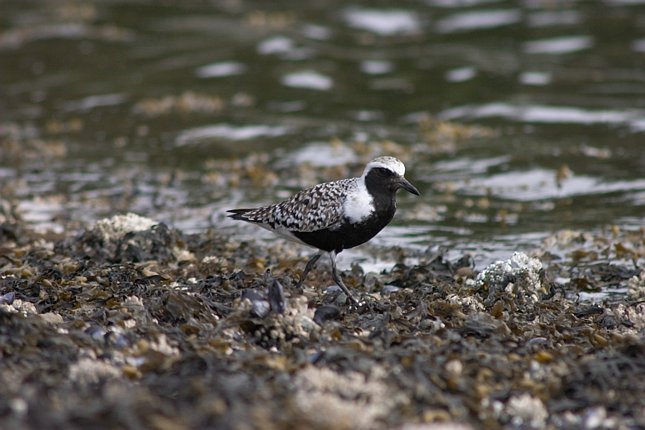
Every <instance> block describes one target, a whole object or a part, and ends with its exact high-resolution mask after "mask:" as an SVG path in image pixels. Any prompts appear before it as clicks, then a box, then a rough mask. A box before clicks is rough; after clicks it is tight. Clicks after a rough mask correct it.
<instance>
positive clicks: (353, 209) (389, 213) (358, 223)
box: [228, 157, 419, 303]
mask: <svg viewBox="0 0 645 430" xmlns="http://www.w3.org/2000/svg"><path fill="white" fill-rule="evenodd" d="M404 174H405V166H404V165H403V163H402V162H401V161H399V160H398V159H396V158H394V157H378V158H375V159H374V160H372V161H370V162H369V163H367V166H365V170H364V171H363V175H362V176H361V177H359V178H351V179H341V180H339V181H334V182H325V183H322V184H318V185H315V186H313V187H311V188H308V189H306V190H303V191H300V192H299V193H297V194H295V195H294V196H293V197H291V198H290V199H288V200H285V201H283V202H280V203H276V204H273V205H270V206H265V207H260V208H255V209H232V210H229V211H228V212H231V213H232V215H229V216H230V217H231V218H233V219H235V220H242V221H247V222H250V223H253V224H257V225H259V226H260V227H264V228H266V229H267V230H270V231H272V232H274V233H276V234H278V235H280V236H282V237H285V238H287V239H290V240H294V241H296V242H299V243H302V244H305V245H308V246H311V247H313V248H317V249H318V250H319V251H320V252H318V253H317V254H315V255H314V256H313V257H311V258H310V259H309V261H308V262H307V265H306V266H305V270H304V272H302V275H301V276H300V281H299V282H298V288H300V287H301V286H302V283H303V282H304V280H305V278H306V277H307V274H308V273H309V271H310V270H311V269H312V268H313V267H314V265H315V264H316V262H317V261H318V259H319V258H320V256H321V255H322V254H323V253H325V252H326V253H328V254H329V257H330V259H331V269H332V277H333V278H334V281H335V282H336V284H338V286H339V287H340V288H341V289H342V290H343V291H344V292H345V294H347V297H349V299H350V300H352V301H353V302H354V303H357V301H356V299H355V298H354V296H353V295H352V294H351V293H350V291H349V290H348V289H347V287H346V286H345V284H344V283H343V281H342V279H341V278H340V276H339V275H338V271H337V270H336V255H337V254H338V253H339V252H341V251H342V250H343V249H348V248H353V247H355V246H357V245H360V244H362V243H365V242H367V241H368V240H370V239H371V238H373V237H374V236H376V234H377V233H378V232H379V231H381V230H382V229H383V227H385V226H386V225H387V224H389V222H390V221H392V218H393V217H394V213H395V212H396V198H395V195H396V191H397V190H398V189H399V188H403V189H404V190H406V191H409V192H410V193H412V194H416V195H419V190H417V189H416V188H415V187H414V185H412V184H411V183H410V182H408V180H407V179H405V177H404Z"/></svg>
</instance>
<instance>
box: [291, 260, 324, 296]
mask: <svg viewBox="0 0 645 430" xmlns="http://www.w3.org/2000/svg"><path fill="white" fill-rule="evenodd" d="M321 255H322V252H319V253H318V254H314V256H313V257H311V258H310V259H309V261H307V265H306V266H305V270H304V272H302V275H300V280H299V281H298V283H297V284H296V288H297V289H298V290H300V289H301V288H302V284H303V283H304V282H305V279H306V278H307V274H308V273H309V271H310V270H311V269H313V268H314V266H315V265H316V262H317V261H318V259H319V258H320V256H321Z"/></svg>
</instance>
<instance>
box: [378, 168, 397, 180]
mask: <svg viewBox="0 0 645 430" xmlns="http://www.w3.org/2000/svg"><path fill="white" fill-rule="evenodd" d="M377 170H378V173H379V175H381V176H383V177H386V178H391V177H393V176H395V173H394V172H393V171H391V170H390V169H386V168H385V167H378V168H377Z"/></svg>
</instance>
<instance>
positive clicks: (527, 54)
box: [0, 0, 645, 258]
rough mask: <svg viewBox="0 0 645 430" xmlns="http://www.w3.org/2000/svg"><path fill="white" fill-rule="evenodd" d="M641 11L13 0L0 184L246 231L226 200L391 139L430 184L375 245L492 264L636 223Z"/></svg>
mask: <svg viewBox="0 0 645 430" xmlns="http://www.w3.org/2000/svg"><path fill="white" fill-rule="evenodd" d="M644 3H645V2H634V1H607V2H586V1H568V2H544V1H539V0H535V1H523V2H515V1H505V0H426V1H419V2H408V3H406V4H404V5H402V4H400V3H395V2H385V3H379V4H378V5H370V6H369V7H368V6H365V5H362V4H358V3H354V2H349V3H348V2H343V3H338V2H331V3H329V4H324V5H323V4H321V3H319V2H313V1H300V2H298V3H297V4H291V3H285V4H279V5H277V4H271V5H269V4H268V3H266V2H258V1H246V2H229V1H225V2H213V3H210V4H208V3H205V4H192V3H191V4H180V3H177V4H164V5H155V4H137V5H136V6H133V5H123V4H119V3H112V2H107V3H106V2H86V3H84V4H83V5H80V4H74V3H72V4H67V3H65V4H59V3H58V2H47V1H34V2H29V3H27V2H22V1H17V0H15V1H7V2H4V3H3V12H4V13H3V18H2V19H3V23H4V24H5V25H4V29H3V30H2V32H0V62H2V64H3V76H2V80H3V83H2V86H1V87H0V91H1V92H2V97H0V110H2V113H3V118H2V119H1V120H0V121H1V123H0V138H1V140H0V149H1V152H0V186H1V188H2V193H3V196H5V195H6V196H15V197H17V198H18V199H19V200H20V205H19V209H20V210H21V211H22V212H23V214H24V216H25V218H26V219H28V220H30V221H31V222H33V223H34V224H35V225H38V226H41V227H44V228H59V227H60V225H62V224H63V223H65V222H68V221H70V220H73V221H84V222H85V221H86V222H91V221H92V220H93V219H95V218H96V217H99V216H103V215H110V214H113V213H114V212H118V211H126V210H133V211H137V212H139V213H141V214H142V215H148V216H152V217H154V218H157V219H161V220H163V221H166V222H170V223H173V224H175V225H177V226H179V227H180V228H184V229H186V230H188V231H200V230H203V229H205V228H207V227H215V228H218V229H222V230H225V231H231V232H235V233H241V234H244V231H242V232H240V230H237V229H239V228H241V227H239V226H234V225H232V224H229V223H227V222H226V221H225V218H224V215H223V214H224V210H225V209H226V208H229V207H234V206H240V205H252V204H261V203H266V202H269V201H273V200H275V199H276V198H279V197H282V196H285V195H288V194H289V193H291V192H293V191H294V190H296V189H299V188H301V187H304V186H307V185H312V184H313V183H316V182H318V181H321V180H327V179H335V178H338V177H343V176H352V175H357V174H360V170H361V163H363V162H364V160H365V159H366V158H368V157H370V156H372V155H376V153H391V154H393V155H397V156H400V157H403V158H405V159H406V164H407V165H408V170H409V174H410V177H411V178H412V179H414V182H415V184H419V185H420V188H421V189H422V192H423V196H424V198H423V199H419V200H418V201H417V200H414V201H413V200H411V199H404V198H402V199H401V201H400V206H401V210H400V211H399V214H398V215H397V218H396V220H395V223H394V225H393V226H392V227H391V228H389V229H386V231H384V232H383V233H382V234H381V235H379V236H378V238H377V240H376V241H375V242H374V243H373V244H372V245H370V246H373V247H379V248H381V249H386V248H390V247H394V246H403V247H406V248H409V249H412V250H415V251H418V252H424V250H425V249H428V247H432V246H434V245H437V244H441V245H442V246H444V247H445V248H446V249H448V250H450V251H451V252H452V251H454V252H459V251H463V250H470V251H473V252H475V253H477V254H478V255H480V256H481V258H486V257H485V256H486V255H488V256H498V255H499V256H500V257H505V256H504V255H500V254H503V253H504V252H510V250H515V249H516V248H518V247H520V248H521V247H528V248H530V247H531V246H532V245H534V244H535V243H537V241H539V240H541V238H543V237H544V236H545V235H547V234H548V233H549V232H552V231H555V230H558V229H562V228H578V227H583V228H589V229H594V228H602V227H603V226H605V225H607V224H612V223H625V224H626V225H632V226H633V225H640V224H643V222H644V221H645V219H644V217H643V213H644V211H643V206H645V198H644V195H645V183H644V179H643V176H644V175H643V172H644V171H645V151H643V144H642V133H643V132H645V104H644V103H643V94H645V57H643V53H644V52H645V38H644V37H645V35H644V34H643V31H642V22H644V21H645V4H644ZM290 5H291V6H290ZM565 167H566V168H567V169H569V172H570V173H569V174H568V175H565V176H566V177H565V178H564V179H562V180H560V179H558V175H559V174H560V172H561V169H563V168H565ZM267 240H269V239H268V238H267ZM361 249H363V250H364V252H369V250H370V249H371V248H369V247H366V248H361ZM366 258H367V257H366Z"/></svg>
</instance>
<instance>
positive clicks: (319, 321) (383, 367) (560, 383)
mask: <svg viewBox="0 0 645 430" xmlns="http://www.w3.org/2000/svg"><path fill="white" fill-rule="evenodd" d="M3 219H4V222H3V223H2V224H1V225H0V321H1V323H0V384H1V386H2V389H0V428H16V429H18V428H34V429H35V428H61V429H63V428H64V429H75V428H90V427H91V428H97V429H100V428H106V429H108V428H110V429H111V428H133V429H138V428H150V429H160V430H171V429H188V428H202V429H203V428H224V429H290V428H293V429H301V428H309V429H385V428H394V429H409V430H411V429H470V428H473V429H475V428H484V427H485V428H493V429H494V428H554V429H557V428H567V429H571V428H598V429H602V428H620V429H631V428H642V427H643V426H645V378H644V376H645V336H644V335H645V272H644V271H643V269H642V268H643V264H644V263H645V232H644V231H643V230H640V231H621V230H620V229H619V228H614V229H609V230H608V231H607V232H606V234H603V235H595V236H594V235H591V234H589V233H582V232H562V233H560V234H558V235H555V236H553V237H552V238H550V239H549V240H548V241H547V242H545V244H544V247H543V248H542V249H539V250H535V252H533V253H530V255H527V254H524V253H515V254H514V255H512V256H509V258H508V259H507V260H505V261H500V262H497V263H494V264H492V265H490V266H488V267H485V268H476V266H475V265H474V262H473V261H472V260H471V259H470V258H469V257H468V256H464V257H462V258H461V259H459V260H457V261H447V260H446V259H445V258H444V257H442V256H441V255H431V254H430V253H428V255H427V256H425V257H422V258H420V260H419V263H418V264H415V265H410V266H408V265H405V264H397V265H396V266H394V268H393V269H392V270H391V271H389V272H386V273H364V271H363V270H362V269H361V267H360V266H357V265H355V266H353V267H352V270H348V271H346V272H344V274H343V276H344V280H345V283H346V284H347V285H348V286H349V287H350V288H352V289H353V291H356V295H357V296H359V297H360V298H361V304H360V305H359V306H351V305H350V304H349V302H348V301H347V300H346V299H347V298H346V297H345V296H344V295H343V294H342V292H341V291H340V290H339V289H337V288H334V287H330V285H331V284H332V282H331V279H329V273H328V269H327V268H326V267H324V265H323V264H320V267H318V268H317V269H315V274H312V275H311V276H310V279H309V282H307V284H306V285H305V287H304V290H303V291H297V290H296V288H295V280H297V279H298V275H299V274H300V272H301V271H302V270H303V269H304V264H305V262H306V257H307V256H306V255H300V254H298V253H297V250H294V249H293V247H290V246H287V245H286V244H281V243H280V244H277V245H273V246H271V247H269V248H268V249H267V248H266V247H260V246H258V245H256V244H254V243H246V242H239V241H237V240H236V239H235V238H231V237H227V236H224V235H221V234H219V233H218V232H217V231H205V232H203V233H202V234H199V235H187V234H184V233H182V232H181V231H178V230H175V229H173V228H170V227H168V226H166V225H164V224H158V223H156V222H155V221H153V220H149V219H146V218H142V217H139V216H137V215H133V214H128V215H122V216H115V217H112V218H109V219H105V220H101V221H98V222H97V223H96V224H95V225H93V226H91V227H88V228H87V229H85V230H82V231H66V232H64V233H60V234H58V233H57V234H54V233H38V232H35V231H33V230H31V229H30V228H29V227H28V226H27V225H25V224H24V223H22V222H20V221H19V220H17V219H11V217H9V216H4V217H3ZM607 291H618V292H619V294H614V295H608V294H605V295H603V296H602V297H601V298H600V299H598V300H591V299H585V296H584V294H589V293H591V292H603V293H606V292H607Z"/></svg>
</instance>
